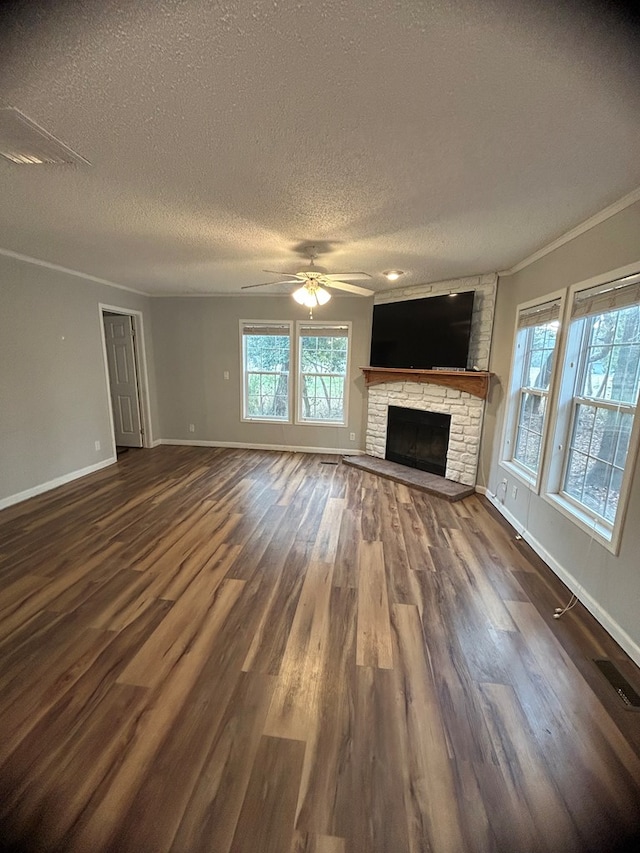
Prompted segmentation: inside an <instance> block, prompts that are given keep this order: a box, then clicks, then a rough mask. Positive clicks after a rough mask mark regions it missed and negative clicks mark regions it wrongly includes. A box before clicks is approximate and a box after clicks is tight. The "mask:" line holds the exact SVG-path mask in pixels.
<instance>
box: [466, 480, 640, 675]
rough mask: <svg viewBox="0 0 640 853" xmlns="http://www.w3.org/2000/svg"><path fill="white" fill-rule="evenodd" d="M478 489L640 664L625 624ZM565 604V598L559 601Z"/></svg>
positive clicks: (489, 495)
mask: <svg viewBox="0 0 640 853" xmlns="http://www.w3.org/2000/svg"><path fill="white" fill-rule="evenodd" d="M476 491H478V492H480V494H484V495H485V497H486V498H487V500H488V501H489V502H490V503H491V504H492V505H493V506H494V507H495V508H496V509H497V510H498V512H499V513H500V515H502V516H503V517H504V518H505V519H506V520H507V521H508V522H509V524H510V525H511V526H512V527H513V528H514V530H516V531H517V532H518V533H519V534H520V536H522V538H523V539H524V540H525V542H526V543H527V544H528V545H530V546H531V547H532V548H533V550H534V551H535V552H536V554H537V555H538V556H539V557H540V558H541V559H542V560H544V562H545V563H546V564H547V566H549V568H550V569H551V571H552V572H553V573H554V574H555V575H557V576H558V577H559V578H560V580H561V581H562V582H563V583H565V584H566V585H567V586H568V587H569V589H570V590H571V592H573V593H574V594H575V595H576V596H577V597H578V599H579V600H580V603H581V604H584V606H585V607H586V608H587V610H588V611H589V613H591V615H592V616H593V617H594V618H595V619H597V621H598V622H599V623H600V624H601V625H602V627H603V628H604V629H605V631H607V632H608V633H609V634H611V636H612V637H613V639H614V640H615V641H616V642H617V643H618V645H619V646H620V647H621V648H623V649H624V651H625V652H626V653H627V654H628V655H629V657H630V658H631V659H632V660H633V661H634V662H635V663H636V664H637V665H638V666H640V646H639V645H638V644H637V643H636V642H635V640H633V639H632V638H631V637H630V636H629V635H628V634H627V632H626V631H625V630H624V628H622V627H621V626H620V625H618V623H617V622H616V621H615V619H613V618H612V616H611V615H610V614H609V613H608V612H607V611H606V610H605V609H604V608H603V607H602V606H601V605H600V604H599V603H598V602H597V601H596V600H595V598H593V597H592V596H591V595H589V593H588V592H587V591H586V590H585V589H584V588H583V587H582V585H581V584H580V583H579V582H578V581H577V580H576V578H574V576H573V575H572V574H571V572H569V571H567V569H565V567H564V566H563V565H561V564H560V563H559V562H558V561H557V560H556V559H555V557H554V556H553V555H552V554H550V553H549V551H547V549H546V548H545V547H544V545H542V543H541V542H539V541H538V540H537V539H536V538H535V536H532V535H531V533H529V531H528V530H526V528H525V527H523V525H522V524H521V523H520V522H519V521H518V520H517V519H516V518H515V516H514V515H512V513H511V512H509V510H508V509H507V508H506V507H505V506H504V504H501V503H500V501H499V500H497V498H496V496H495V495H493V494H492V493H491V492H489V491H488V489H481V488H479V487H476ZM559 604H562V602H559Z"/></svg>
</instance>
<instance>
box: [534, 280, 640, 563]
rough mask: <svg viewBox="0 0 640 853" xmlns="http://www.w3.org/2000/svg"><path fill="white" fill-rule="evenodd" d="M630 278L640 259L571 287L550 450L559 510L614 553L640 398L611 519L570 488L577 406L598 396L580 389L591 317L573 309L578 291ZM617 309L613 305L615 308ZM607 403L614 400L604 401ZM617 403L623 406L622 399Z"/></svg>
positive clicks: (550, 482) (548, 480)
mask: <svg viewBox="0 0 640 853" xmlns="http://www.w3.org/2000/svg"><path fill="white" fill-rule="evenodd" d="M625 279H629V281H628V282H627V283H628V284H634V283H636V282H640V271H639V269H638V264H634V265H633V266H631V267H624V268H622V269H620V270H614V271H612V272H610V273H606V274H603V275H601V276H596V277H594V278H592V279H589V280H587V281H584V282H579V283H577V284H574V285H572V286H571V287H570V288H569V289H568V297H567V300H566V306H565V311H566V314H567V315H568V316H567V319H566V322H565V324H564V329H563V334H562V344H561V348H560V353H559V357H558V359H557V361H558V364H559V365H560V366H561V375H560V380H559V382H558V383H557V391H556V397H555V402H554V403H553V404H552V406H553V419H552V424H551V427H550V430H549V443H550V453H549V458H548V460H547V462H546V464H545V470H544V476H543V497H544V499H545V500H546V501H547V502H548V503H550V504H551V505H552V506H553V507H554V508H555V509H556V510H558V511H559V512H560V513H561V514H562V515H564V516H565V517H566V518H568V519H570V520H571V521H572V522H573V523H574V524H576V525H577V526H578V527H579V528H581V529H582V530H583V531H585V532H586V533H589V534H590V535H591V536H592V537H593V538H594V539H595V540H596V541H598V542H599V543H600V544H601V545H603V547H604V548H606V549H607V550H608V551H610V552H611V553H613V554H617V553H618V552H619V550H620V542H621V538H622V532H623V528H624V523H625V519H626V513H627V509H628V504H629V494H630V490H631V483H632V479H633V473H634V470H635V468H636V464H637V459H638V450H639V446H640V401H637V402H636V405H635V407H632V408H634V409H635V410H634V418H633V426H632V428H631V434H630V438H629V448H628V451H627V455H626V460H625V466H624V469H623V475H622V482H621V485H620V493H619V498H618V508H617V511H616V516H615V520H614V521H613V523H611V522H608V521H607V520H606V519H604V518H603V517H602V516H601V515H600V514H598V513H596V512H595V510H590V509H589V508H588V507H585V506H584V505H583V504H582V503H580V502H579V501H577V500H576V499H575V498H573V497H572V496H571V495H569V494H568V493H566V492H565V491H564V484H565V474H566V470H567V466H568V464H569V454H570V444H571V438H572V430H573V423H574V411H575V410H576V407H577V405H579V403H580V401H581V400H585V401H587V404H589V405H591V404H592V403H593V400H592V399H591V398H589V397H584V395H582V394H580V393H577V392H578V391H580V390H581V387H580V385H579V383H580V380H581V376H582V370H583V353H584V351H585V348H586V345H585V343H584V337H585V336H584V321H585V320H586V319H587V317H577V318H573V319H572V318H571V316H570V314H571V309H572V306H573V304H574V300H575V298H576V295H577V294H579V293H580V292H582V291H588V290H592V289H595V288H597V287H600V286H605V285H607V284H614V283H615V282H619V281H624V280H625ZM612 310H613V309H612ZM603 402H604V403H605V407H606V408H611V404H609V403H607V401H603ZM613 408H615V409H616V410H617V409H618V406H617V404H614V406H613Z"/></svg>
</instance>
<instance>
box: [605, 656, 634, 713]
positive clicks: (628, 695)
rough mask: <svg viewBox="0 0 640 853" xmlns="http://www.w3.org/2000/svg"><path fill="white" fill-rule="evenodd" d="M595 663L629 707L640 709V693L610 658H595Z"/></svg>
mask: <svg viewBox="0 0 640 853" xmlns="http://www.w3.org/2000/svg"><path fill="white" fill-rule="evenodd" d="M594 663H595V665H596V666H597V667H598V669H599V670H600V672H601V673H602V674H603V675H604V677H605V678H606V679H607V681H608V682H609V684H610V685H611V686H612V687H613V689H614V690H615V691H616V693H617V694H618V696H619V697H620V698H621V699H622V701H623V702H624V704H625V705H626V706H627V708H629V709H631V708H635V709H637V710H640V695H638V693H637V691H636V690H634V689H633V687H632V686H631V685H630V684H629V682H628V681H627V679H626V678H625V677H624V675H622V673H621V672H620V671H619V670H618V668H617V667H616V666H615V664H613V663H611V661H610V660H595V661H594Z"/></svg>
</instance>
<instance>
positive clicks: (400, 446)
mask: <svg viewBox="0 0 640 853" xmlns="http://www.w3.org/2000/svg"><path fill="white" fill-rule="evenodd" d="M450 427H451V415H445V414H441V413H440V412H429V411H423V410H421V409H407V408H403V407H400V406H389V407H388V414H387V446H386V452H385V459H388V460H389V461H391V462H397V463H399V464H400V465H406V466H407V467H409V468H418V469H419V470H420V471H429V472H430V473H432V474H439V475H440V476H441V477H444V476H445V473H446V469H447V449H448V447H449V430H450Z"/></svg>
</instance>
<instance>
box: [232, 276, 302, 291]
mask: <svg viewBox="0 0 640 853" xmlns="http://www.w3.org/2000/svg"><path fill="white" fill-rule="evenodd" d="M271 284H298V279H297V278H294V279H288V280H287V281H263V282H262V284H244V285H242V287H241V288H240V290H250V289H251V288H252V287H269V285H271Z"/></svg>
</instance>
